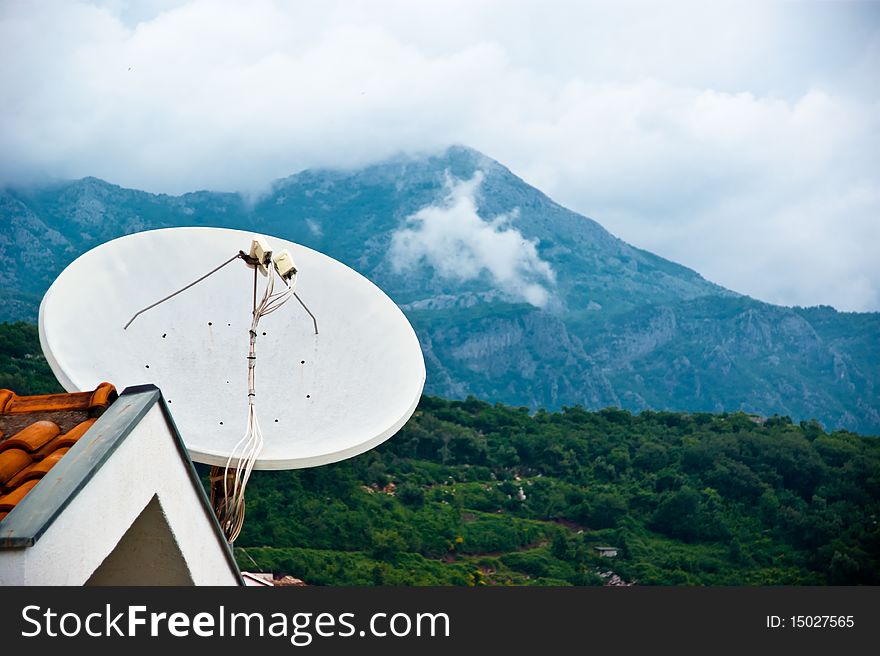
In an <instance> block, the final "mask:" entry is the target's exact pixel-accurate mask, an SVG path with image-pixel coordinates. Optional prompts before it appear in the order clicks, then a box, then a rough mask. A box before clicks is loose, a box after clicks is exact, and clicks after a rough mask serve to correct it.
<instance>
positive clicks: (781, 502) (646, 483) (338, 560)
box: [0, 323, 880, 585]
mask: <svg viewBox="0 0 880 656" xmlns="http://www.w3.org/2000/svg"><path fill="white" fill-rule="evenodd" d="M0 387H10V388H12V389H14V390H15V391H17V392H18V393H20V394H28V393H41V392H50V391H55V390H57V389H58V387H57V383H55V382H54V379H53V377H52V374H51V372H50V371H49V370H48V367H47V365H46V362H45V360H44V359H43V358H42V356H41V355H39V344H38V340H37V334H36V328H35V327H34V326H32V325H30V324H24V323H19V324H13V325H9V324H0ZM247 499H248V506H247V508H248V509H247V518H246V521H245V527H244V531H243V532H242V534H241V537H240V538H239V540H238V541H237V542H236V556H237V558H238V560H239V563H240V565H241V567H242V568H243V569H247V570H270V571H273V572H275V573H276V574H278V575H281V574H291V575H294V576H296V577H298V578H301V579H303V580H304V581H305V582H306V583H308V584H311V585H373V584H394V585H433V584H451V585H484V584H485V585H510V584H514V585H519V584H527V585H528V584H543V585H568V584H574V585H602V584H606V583H608V582H610V581H611V580H614V581H618V580H621V581H624V582H635V583H637V584H640V585H650V584H655V585H669V584H672V585H782V584H788V585H792V584H793V585H800V584H875V585H876V584H880V525H878V519H880V441H878V440H877V438H871V437H862V436H859V435H856V434H853V433H850V432H847V431H835V432H832V433H828V432H825V431H824V430H823V429H822V427H821V426H820V425H819V424H818V423H816V422H811V421H808V422H801V423H800V424H795V423H792V422H791V420H789V419H788V418H787V417H770V418H768V419H766V420H764V419H763V418H759V417H752V416H749V415H745V414H742V413H733V414H708V413H691V414H687V413H673V412H651V411H645V412H642V413H641V414H639V415H633V414H631V413H629V412H627V411H624V410H619V409H605V410H600V411H598V412H587V411H585V410H583V409H581V408H577V407H575V408H565V409H563V410H562V411H560V412H555V413H549V412H545V411H540V410H539V411H538V412H537V413H533V414H532V413H530V412H529V411H528V410H527V409H526V408H514V407H509V406H503V405H500V404H499V405H491V404H489V403H485V402H482V401H478V400H476V399H468V400H465V401H447V400H443V399H440V398H436V397H424V398H423V399H422V402H421V404H420V406H419V408H418V409H417V411H416V413H415V415H414V416H413V418H412V419H411V420H410V421H409V423H408V424H407V425H406V426H405V427H404V429H403V430H402V431H401V432H400V433H398V434H397V435H396V436H395V437H393V438H391V440H389V441H388V442H386V443H385V444H384V445H382V446H381V447H379V448H377V449H374V450H373V451H370V452H368V453H366V454H363V455H361V456H359V457H357V458H354V459H351V460H348V461H344V462H340V463H336V464H333V465H328V466H324V467H318V468H315V469H309V470H299V471H287V472H256V473H255V474H254V475H253V477H252V479H251V484H250V486H249V487H248V494H247ZM600 546H611V547H616V548H617V551H618V553H617V556H616V557H614V558H605V557H601V556H600V555H599V554H598V552H597V550H596V549H595V547H600ZM602 575H604V576H602ZM615 577H618V578H615Z"/></svg>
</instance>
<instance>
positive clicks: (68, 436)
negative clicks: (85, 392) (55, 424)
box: [33, 419, 98, 460]
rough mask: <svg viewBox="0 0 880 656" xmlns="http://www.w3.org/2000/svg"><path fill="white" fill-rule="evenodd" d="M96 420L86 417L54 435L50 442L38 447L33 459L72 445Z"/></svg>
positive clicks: (40, 458)
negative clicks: (59, 433) (68, 428)
mask: <svg viewBox="0 0 880 656" xmlns="http://www.w3.org/2000/svg"><path fill="white" fill-rule="evenodd" d="M96 421H98V420H97V419H86V420H85V421H82V422H80V423H78V424H77V425H76V426H74V427H73V428H71V429H70V430H69V431H67V432H66V433H64V434H62V435H58V436H56V437H55V438H53V439H52V441H51V442H48V443H47V444H46V445H45V446H42V447H40V450H39V451H37V452H35V453H34V454H33V455H34V459H35V460H42V459H43V458H45V457H46V456H47V455H49V454H50V453H52V452H53V451H55V450H56V449H60V448H63V447H71V446H73V445H74V444H76V442H77V440H79V438H81V437H82V436H83V435H85V433H86V431H87V430H89V429H90V428H91V427H92V424H94V423H95V422H96Z"/></svg>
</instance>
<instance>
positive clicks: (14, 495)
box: [0, 480, 40, 512]
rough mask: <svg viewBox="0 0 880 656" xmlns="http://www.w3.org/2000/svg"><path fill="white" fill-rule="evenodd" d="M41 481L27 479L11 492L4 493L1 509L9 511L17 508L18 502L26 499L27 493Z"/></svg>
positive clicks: (0, 500)
mask: <svg viewBox="0 0 880 656" xmlns="http://www.w3.org/2000/svg"><path fill="white" fill-rule="evenodd" d="M39 482H40V481H38V480H32V481H25V482H24V483H22V484H21V485H19V486H18V487H17V488H15V489H14V490H13V491H12V492H10V493H9V494H4V495H3V496H2V497H0V511H3V510H5V511H6V512H9V511H10V510H12V509H13V508H15V506H16V505H17V504H18V502H19V501H21V500H22V499H24V497H25V495H26V494H27V493H28V492H30V491H31V490H32V489H33V487H34V486H35V485H36V484H37V483H39Z"/></svg>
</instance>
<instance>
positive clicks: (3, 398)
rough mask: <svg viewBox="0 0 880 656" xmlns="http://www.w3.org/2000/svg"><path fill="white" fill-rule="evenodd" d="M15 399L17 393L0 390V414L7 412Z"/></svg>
mask: <svg viewBox="0 0 880 656" xmlns="http://www.w3.org/2000/svg"><path fill="white" fill-rule="evenodd" d="M13 398H15V392H13V391H12V390H8V389H2V390H0V414H3V413H5V412H6V406H8V405H9V404H10V403H11V402H12V399H13Z"/></svg>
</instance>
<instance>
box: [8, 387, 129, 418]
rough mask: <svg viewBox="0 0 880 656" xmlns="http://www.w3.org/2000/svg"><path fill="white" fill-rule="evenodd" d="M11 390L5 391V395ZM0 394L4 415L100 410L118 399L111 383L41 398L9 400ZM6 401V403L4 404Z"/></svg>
mask: <svg viewBox="0 0 880 656" xmlns="http://www.w3.org/2000/svg"><path fill="white" fill-rule="evenodd" d="M5 392H9V390H3V393H5ZM3 393H0V404H3V405H2V406H0V408H2V412H3V414H23V413H34V412H45V411H51V410H54V411H57V410H99V409H102V408H105V407H106V406H108V405H109V404H110V403H111V402H112V401H113V400H114V399H115V398H116V388H115V387H113V385H111V384H110V383H101V384H100V385H98V387H97V388H96V389H95V390H94V391H90V392H69V393H67V394H42V395H39V396H18V395H17V394H12V396H11V398H7V397H6V396H4V395H3ZM4 400H5V402H4Z"/></svg>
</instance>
